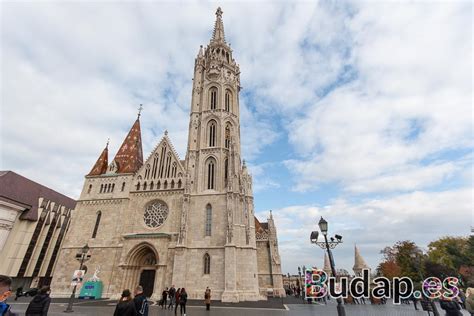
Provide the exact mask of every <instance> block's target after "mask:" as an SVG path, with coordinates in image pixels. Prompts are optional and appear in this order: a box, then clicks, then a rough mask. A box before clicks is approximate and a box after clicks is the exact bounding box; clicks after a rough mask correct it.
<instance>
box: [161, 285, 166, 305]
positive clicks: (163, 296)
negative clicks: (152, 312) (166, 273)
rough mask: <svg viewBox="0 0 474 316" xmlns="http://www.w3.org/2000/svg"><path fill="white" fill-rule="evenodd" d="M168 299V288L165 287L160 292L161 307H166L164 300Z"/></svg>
mask: <svg viewBox="0 0 474 316" xmlns="http://www.w3.org/2000/svg"><path fill="white" fill-rule="evenodd" d="M167 300H168V288H165V289H164V290H163V292H162V293H161V302H162V303H163V305H161V309H163V308H166V301H167Z"/></svg>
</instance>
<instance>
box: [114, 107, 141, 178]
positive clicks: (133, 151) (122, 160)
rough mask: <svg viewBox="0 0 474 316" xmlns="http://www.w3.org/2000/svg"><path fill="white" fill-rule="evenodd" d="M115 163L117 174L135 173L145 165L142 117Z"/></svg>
mask: <svg viewBox="0 0 474 316" xmlns="http://www.w3.org/2000/svg"><path fill="white" fill-rule="evenodd" d="M114 161H115V163H116V164H117V173H135V172H136V171H137V170H138V169H140V167H141V166H142V165H143V150H142V133H141V130H140V116H139V117H138V118H137V120H136V121H135V123H134V124H133V126H132V128H131V129H130V131H129V132H128V134H127V137H125V139H124V141H123V143H122V146H120V149H119V150H118V152H117V154H116V155H115V158H114Z"/></svg>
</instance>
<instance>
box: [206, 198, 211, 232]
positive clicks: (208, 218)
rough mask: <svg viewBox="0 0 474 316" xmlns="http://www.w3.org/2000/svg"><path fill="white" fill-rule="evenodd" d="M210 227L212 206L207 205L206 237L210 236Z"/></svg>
mask: <svg viewBox="0 0 474 316" xmlns="http://www.w3.org/2000/svg"><path fill="white" fill-rule="evenodd" d="M211 227H212V206H211V204H207V206H206V236H211Z"/></svg>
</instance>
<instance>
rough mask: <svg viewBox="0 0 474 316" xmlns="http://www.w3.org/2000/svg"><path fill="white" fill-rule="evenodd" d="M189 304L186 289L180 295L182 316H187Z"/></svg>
mask: <svg viewBox="0 0 474 316" xmlns="http://www.w3.org/2000/svg"><path fill="white" fill-rule="evenodd" d="M187 302H188V293H186V290H185V289H184V287H183V288H182V289H181V293H180V294H179V306H181V309H180V310H181V315H184V316H186V303H187Z"/></svg>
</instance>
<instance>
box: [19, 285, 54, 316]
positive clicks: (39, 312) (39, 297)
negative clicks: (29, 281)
mask: <svg viewBox="0 0 474 316" xmlns="http://www.w3.org/2000/svg"><path fill="white" fill-rule="evenodd" d="M49 293H51V288H50V287H49V286H43V287H42V288H41V290H39V292H38V294H36V295H35V297H33V299H32V300H31V302H30V304H28V308H27V309H26V312H25V315H26V316H46V315H48V310H49V304H50V303H51V297H49Z"/></svg>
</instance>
